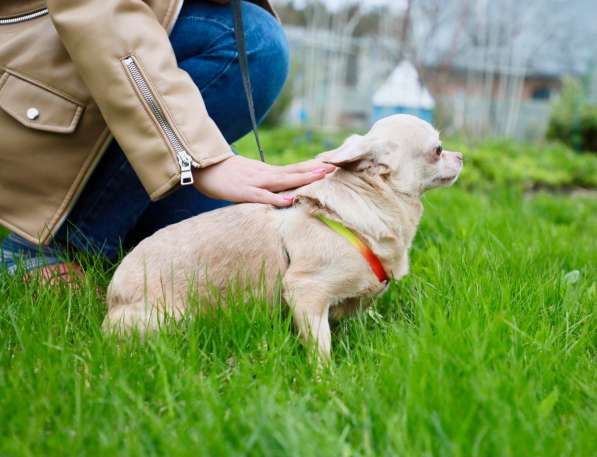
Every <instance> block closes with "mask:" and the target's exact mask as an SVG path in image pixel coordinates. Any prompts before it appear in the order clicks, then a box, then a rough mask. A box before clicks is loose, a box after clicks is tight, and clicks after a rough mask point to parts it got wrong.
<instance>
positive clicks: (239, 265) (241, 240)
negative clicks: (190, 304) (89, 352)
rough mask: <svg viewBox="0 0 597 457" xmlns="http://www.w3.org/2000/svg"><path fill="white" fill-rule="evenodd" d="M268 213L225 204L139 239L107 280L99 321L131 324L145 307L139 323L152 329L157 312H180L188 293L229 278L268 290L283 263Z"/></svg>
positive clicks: (223, 284)
mask: <svg viewBox="0 0 597 457" xmlns="http://www.w3.org/2000/svg"><path fill="white" fill-rule="evenodd" d="M274 211H276V210H275V209H274V208H272V207H270V206H267V205H261V204H242V205H234V206H229V207H225V208H221V209H218V210H215V211H211V212H209V213H205V214H203V215H200V216H196V217H193V218H190V219H187V220H185V221H182V222H180V223H178V224H173V225H170V226H168V227H166V228H164V229H162V230H160V231H158V232H156V233H155V234H154V235H152V236H151V237H149V238H147V239H145V240H143V241H142V242H141V243H139V245H138V246H137V247H136V248H135V249H133V251H132V252H131V253H129V254H128V255H127V256H126V257H125V258H124V260H123V261H122V263H121V264H120V266H119V267H118V269H117V270H116V272H115V274H114V277H113V278H112V281H111V283H110V286H109V288H108V297H107V300H108V309H109V313H108V317H107V321H106V324H105V325H107V326H112V325H120V326H122V327H125V328H126V327H131V326H135V325H137V324H138V323H139V322H137V320H138V319H142V320H143V321H146V320H147V313H148V310H151V314H152V316H153V318H152V319H151V321H150V322H146V325H145V327H154V326H155V325H156V324H157V320H158V319H159V317H160V315H161V314H163V313H166V314H172V315H174V316H178V315H179V314H180V313H182V311H183V310H184V308H185V307H186V301H187V298H188V295H189V293H196V294H198V295H199V296H203V295H205V294H207V293H208V291H209V289H210V288H212V287H215V288H217V289H223V288H225V287H226V286H227V285H228V284H229V282H230V279H231V278H234V279H237V280H238V281H239V282H240V283H251V284H257V283H258V281H260V280H263V281H264V282H265V285H266V287H269V288H271V287H272V286H273V285H274V284H275V281H276V279H277V278H278V275H279V274H283V273H284V271H285V269H286V266H287V258H286V254H285V251H284V247H283V246H282V240H281V238H280V234H279V230H278V229H277V227H276V218H275V217H273V212H274ZM248 235H249V236H248ZM247 240H250V241H249V242H247ZM189 288H192V290H189Z"/></svg>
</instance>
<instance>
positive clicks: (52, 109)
mask: <svg viewBox="0 0 597 457" xmlns="http://www.w3.org/2000/svg"><path fill="white" fill-rule="evenodd" d="M0 109H2V110H3V111H5V112H6V113H7V114H9V115H10V116H11V117H12V118H14V119H15V120H16V121H18V122H19V123H21V124H22V125H24V126H25V127H29V128H31V129H35V130H41V131H44V132H53V133H73V132H74V131H75V130H76V128H77V125H78V124H79V121H80V119H81V115H82V114H83V106H82V104H80V103H78V102H76V101H75V100H73V99H71V98H69V97H68V96H66V95H65V94H61V93H59V92H58V91H57V90H54V89H51V88H48V87H46V86H44V85H42V84H41V83H38V82H35V81H32V80H30V79H28V78H25V77H23V76H21V75H17V74H15V73H13V72H11V71H10V70H7V71H5V73H4V74H3V75H2V76H1V77H0Z"/></svg>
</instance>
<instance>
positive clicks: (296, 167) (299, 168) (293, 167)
mask: <svg viewBox="0 0 597 457" xmlns="http://www.w3.org/2000/svg"><path fill="white" fill-rule="evenodd" d="M281 169H282V170H283V171H284V172H286V173H306V172H309V171H313V170H317V169H322V170H323V171H324V172H325V173H330V172H332V171H334V170H335V169H336V167H335V166H333V165H330V164H329V163H323V162H322V161H321V159H311V160H307V161H305V162H299V163H293V164H290V165H286V166H284V167H281Z"/></svg>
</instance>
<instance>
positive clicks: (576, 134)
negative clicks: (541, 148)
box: [547, 78, 597, 152]
mask: <svg viewBox="0 0 597 457" xmlns="http://www.w3.org/2000/svg"><path fill="white" fill-rule="evenodd" d="M547 138H548V139H550V140H559V141H562V142H563V143H565V144H567V145H569V146H571V147H573V148H574V149H577V150H585V151H594V152H597V105H591V104H590V103H589V102H588V98H587V94H586V92H585V90H584V89H583V86H582V85H581V84H580V83H579V82H578V81H576V80H575V79H572V78H568V79H565V80H564V88H563V90H562V93H561V95H560V98H559V100H558V101H557V102H556V103H555V104H554V106H553V110H552V113H551V118H550V120H549V126H548V129H547Z"/></svg>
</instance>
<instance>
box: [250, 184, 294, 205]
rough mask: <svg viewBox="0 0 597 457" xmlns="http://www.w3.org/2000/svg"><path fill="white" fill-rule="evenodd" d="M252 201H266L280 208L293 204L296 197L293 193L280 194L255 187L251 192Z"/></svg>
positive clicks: (265, 202) (267, 203)
mask: <svg viewBox="0 0 597 457" xmlns="http://www.w3.org/2000/svg"><path fill="white" fill-rule="evenodd" d="M249 198H250V202H251V203H264V204H266V205H274V206H277V207H280V208H284V207H286V206H290V205H292V202H293V201H294V197H293V196H291V195H278V194H274V193H273V192H270V191H268V190H265V189H261V188H259V187H254V188H253V189H251V191H250V192H249Z"/></svg>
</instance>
